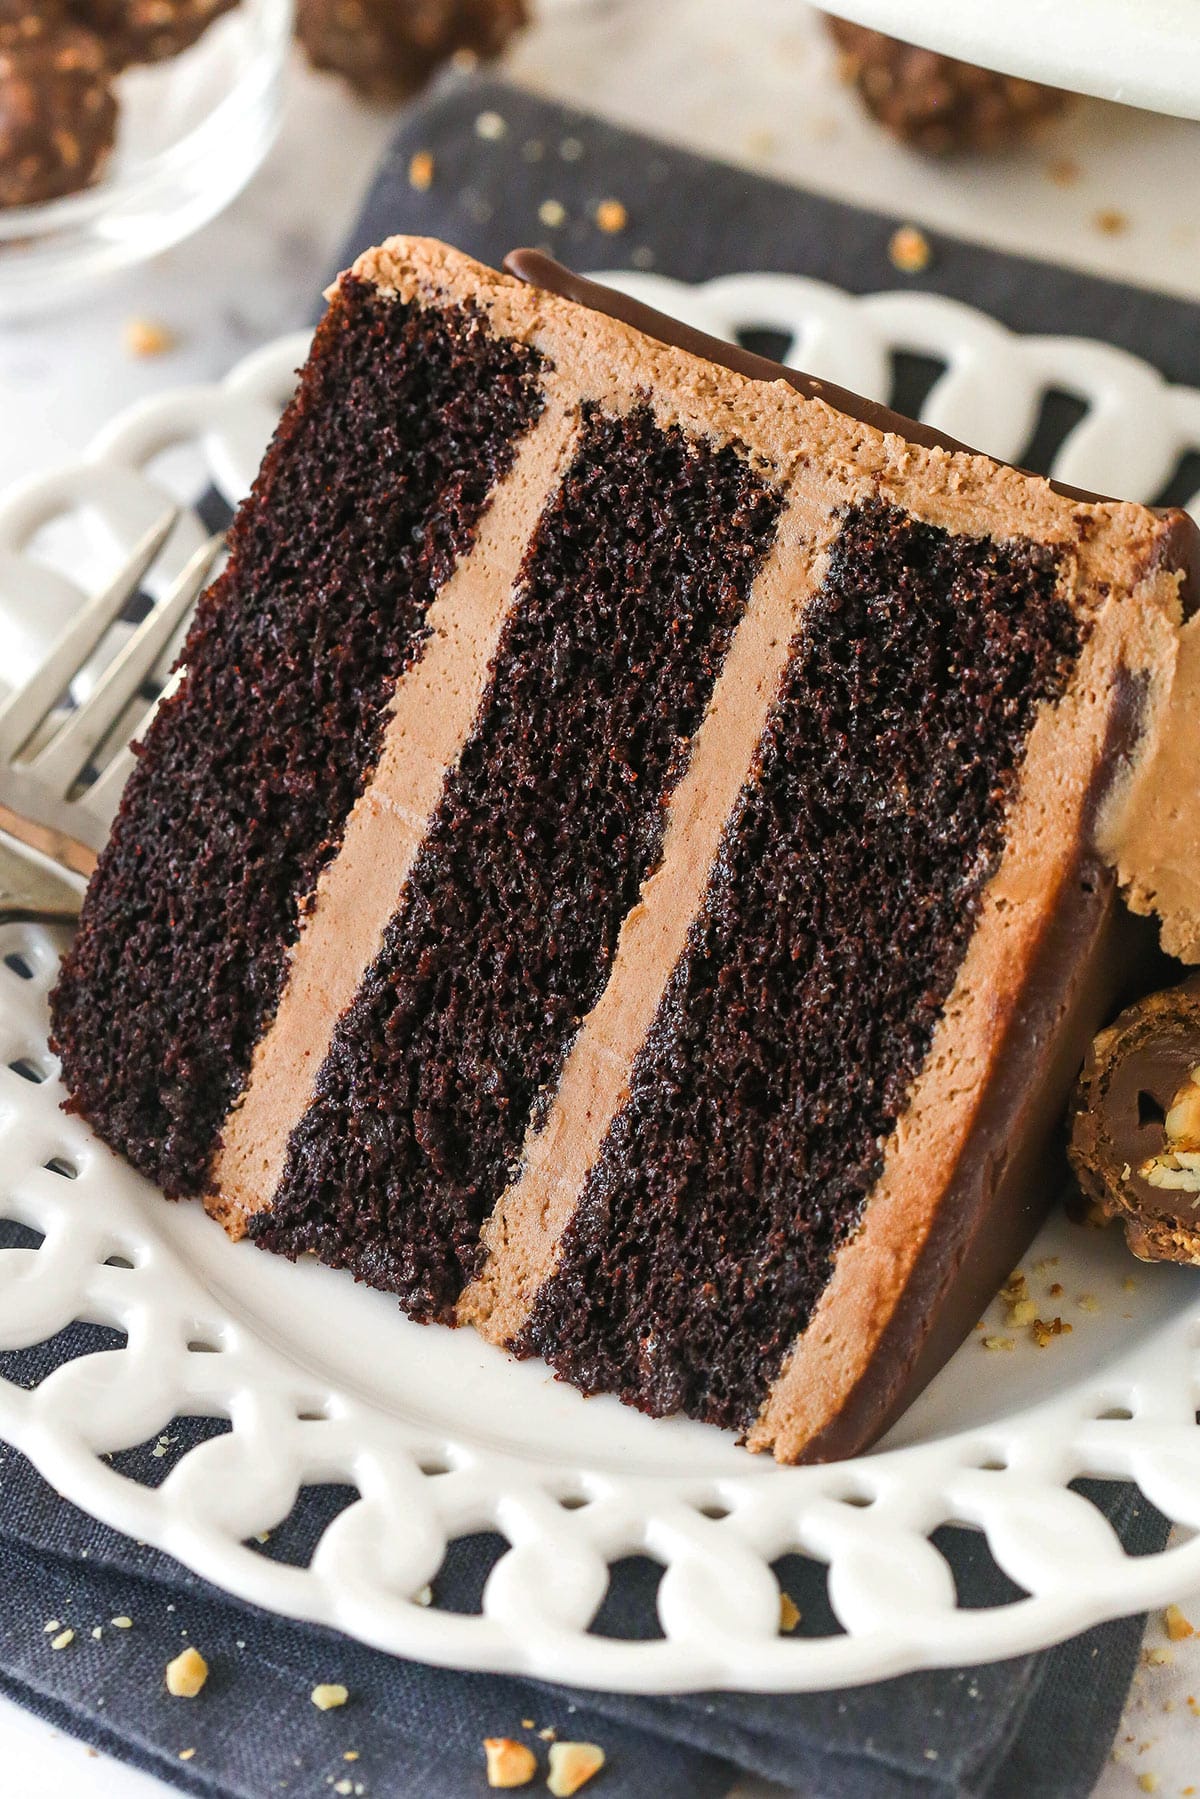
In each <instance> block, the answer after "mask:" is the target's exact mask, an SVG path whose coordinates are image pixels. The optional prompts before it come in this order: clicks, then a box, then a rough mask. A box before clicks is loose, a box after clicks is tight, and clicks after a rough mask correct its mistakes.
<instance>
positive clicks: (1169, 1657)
mask: <svg viewBox="0 0 1200 1799" xmlns="http://www.w3.org/2000/svg"><path fill="white" fill-rule="evenodd" d="M1174 1660H1175V1652H1174V1650H1172V1649H1147V1651H1146V1664H1147V1666H1148V1667H1151V1668H1169V1667H1170V1666H1171V1664H1172V1662H1173V1661H1174Z"/></svg>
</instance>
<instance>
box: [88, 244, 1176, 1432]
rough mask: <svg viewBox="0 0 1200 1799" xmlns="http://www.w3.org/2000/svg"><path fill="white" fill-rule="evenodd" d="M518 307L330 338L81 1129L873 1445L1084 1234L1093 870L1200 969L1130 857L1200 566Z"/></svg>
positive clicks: (710, 360)
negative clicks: (1044, 1248)
mask: <svg viewBox="0 0 1200 1799" xmlns="http://www.w3.org/2000/svg"><path fill="white" fill-rule="evenodd" d="M511 266H513V268H514V270H515V273H516V275H517V276H520V277H523V279H514V278H510V277H508V276H503V275H497V274H494V273H493V272H491V271H490V270H487V269H483V268H480V267H479V266H478V265H477V264H475V263H473V262H471V261H469V260H468V259H467V258H465V257H463V256H460V255H458V254H456V253H455V252H453V251H451V250H448V249H445V248H444V247H443V246H441V245H438V244H433V243H429V242H423V241H419V240H403V239H396V240H393V241H392V242H390V243H388V244H385V245H384V246H383V247H382V248H380V249H377V250H373V251H370V252H369V253H368V254H366V255H365V256H363V257H362V258H361V259H360V260H359V262H358V263H357V264H356V265H355V267H354V269H353V270H352V271H351V272H350V273H349V274H348V275H347V276H345V277H344V278H343V280H342V282H341V283H340V285H339V286H338V288H337V289H336V291H335V292H334V294H333V296H332V303H331V306H330V309H329V313H328V315H327V317H326V319H325V322H324V324H323V325H322V327H321V329H320V331H319V332H318V334H317V340H316V343H315V346H314V349H313V353H312V356H311V359H310V361H309V364H308V366H307V368H306V370H305V371H304V374H303V377H302V379H301V383H300V388H299V391H298V393H297V396H296V399H295V400H294V402H293V404H292V406H291V407H290V409H289V411H288V413H287V416H286V417H285V419H284V421H283V423H282V425H281V426H280V429H279V432H278V434H277V436H276V438H275V441H274V443H273V445H272V447H271V449H270V451H269V452H268V455H267V458H266V460H265V462H264V464H263V468H262V471H261V474H260V476H259V478H258V481H257V483H256V485H255V488H254V492H253V494H252V495H251V497H250V498H249V500H248V501H247V502H246V504H245V506H244V507H243V508H242V510H241V512H240V514H239V516H238V519H237V522H236V524H235V526H234V530H233V534H232V541H231V557H230V562H229V566H228V569H227V571H226V573H225V574H224V575H223V576H222V578H221V579H220V581H218V582H217V584H216V585H215V586H214V587H213V589H212V590H211V591H210V592H209V594H208V595H207V596H206V598H205V600H204V601H203V603H202V606H201V609H200V612H199V615H198V618H197V621H196V624H195V626H194V628H193V630H192V633H191V636H190V638H189V640H188V644H187V647H186V651H185V658H184V659H185V663H186V668H187V673H186V677H185V678H184V680H183V681H182V683H181V685H180V686H179V688H178V690H177V691H176V692H175V693H174V694H173V695H172V697H171V698H170V699H168V700H167V701H166V703H165V704H164V705H163V707H162V708H161V709H160V712H159V714H158V717H157V718H156V720H155V723H154V725H153V727H152V728H151V730H150V732H149V735H148V737H147V739H146V742H145V745H144V748H143V751H142V754H141V756H140V759H139V762H138V766H137V769H136V772H135V774H134V776H133V778H132V780H131V781H130V784H129V787H128V790H127V792H126V794H125V797H124V800H123V802H122V806H121V811H120V815H119V817H118V819H117V823H116V825H115V827H114V831H113V835H112V839H111V841H110V843H109V845H108V847H107V849H106V850H105V852H104V855H103V856H102V858H101V861H100V865H99V868H98V869H97V872H96V876H95V878H94V880H93V882H92V885H91V888H90V890H89V893H88V897H87V902H86V906H85V909H84V915H83V920H82V923H81V927H80V930H79V934H78V937H77V939H76V942H75V945H74V948H73V949H72V951H71V953H70V955H69V956H68V958H67V960H66V963H65V965H64V969H63V973H62V978H61V980H60V982H59V985H58V989H57V991H56V994H55V996H54V1007H53V1011H54V1032H55V1040H56V1044H57V1046H58V1048H59V1051H60V1053H61V1056H62V1059H63V1066H64V1070H65V1076H66V1080H67V1084H68V1087H69V1089H70V1092H71V1096H72V1102H71V1103H72V1104H73V1106H74V1107H75V1108H76V1109H77V1110H79V1111H80V1112H82V1113H83V1114H84V1115H85V1116H86V1117H87V1118H88V1119H90V1120H91V1122H92V1123H93V1125H94V1126H95V1128H96V1130H97V1131H98V1132H99V1133H100V1135H101V1136H102V1137H104V1138H105V1140H106V1141H108V1142H109V1143H111V1144H113V1145H114V1146H116V1147H117V1148H118V1149H120V1150H121V1151H122V1152H123V1153H124V1154H125V1155H127V1156H128V1157H129V1159H130V1160H131V1161H132V1162H134V1163H135V1164H136V1165H137V1166H138V1167H139V1168H141V1169H143V1170H144V1171H145V1172H146V1173H147V1174H149V1175H150V1176H151V1177H152V1178H153V1179H154V1180H156V1181H158V1182H159V1183H160V1184H161V1185H162V1187H163V1188H164V1190H165V1191H166V1192H167V1193H169V1194H171V1195H186V1194H200V1195H203V1196H204V1198H205V1203H206V1204H207V1205H208V1207H209V1209H210V1210H211V1211H212V1212H213V1213H214V1214H215V1215H216V1216H218V1217H219V1218H220V1219H221V1220H222V1221H223V1223H224V1224H225V1226H226V1228H227V1229H228V1230H229V1231H230V1232H231V1234H233V1235H235V1236H240V1235H249V1236H250V1237H251V1238H252V1239H253V1240H254V1241H256V1242H258V1243H259V1244H261V1245H263V1246H264V1247H267V1248H270V1249H275V1250H278V1251H281V1252H282V1253H284V1254H286V1255H290V1256H295V1255H298V1254H300V1253H305V1252H312V1253H315V1254H316V1255H317V1256H319V1257H320V1258H321V1259H322V1260H324V1261H326V1262H328V1263H331V1264H333V1265H335V1266H337V1267H342V1268H347V1269H350V1270H351V1271H352V1272H353V1273H354V1274H355V1275H356V1276H358V1277H359V1278H360V1279H362V1280H365V1281H369V1282H370V1283H372V1284H373V1285H376V1286H379V1287H382V1288H385V1289H387V1290H389V1291H391V1292H393V1293H395V1294H396V1295H397V1296H398V1298H399V1300H400V1303H401V1304H402V1306H403V1307H404V1309H405V1310H406V1311H407V1312H409V1313H410V1314H411V1315H412V1316H414V1317H416V1318H420V1319H439V1320H443V1321H445V1322H454V1321H456V1320H457V1321H465V1320H469V1321H470V1322H472V1323H473V1324H475V1325H476V1326H477V1327H478V1328H479V1329H480V1330H481V1331H482V1332H483V1333H484V1334H485V1335H486V1336H488V1337H489V1338H491V1339H492V1340H493V1341H494V1342H496V1343H500V1344H504V1345H507V1346H509V1347H510V1348H511V1349H513V1350H515V1351H516V1352H518V1353H520V1354H540V1355H543V1356H545V1357H546V1358H547V1360H548V1361H549V1362H550V1363H551V1364H552V1366H553V1367H554V1368H555V1369H556V1370H557V1371H558V1372H559V1373H560V1374H561V1375H562V1376H563V1377H564V1378H566V1379H568V1380H570V1381H573V1382H574V1383H575V1384H576V1385H578V1386H579V1387H581V1388H583V1389H584V1390H585V1391H588V1392H595V1391H606V1392H614V1393H618V1394H620V1395H621V1396H622V1397H623V1398H624V1399H626V1400H628V1401H630V1402H631V1403H633V1404H635V1405H638V1406H640V1407H642V1408H643V1409H645V1410H648V1411H651V1412H655V1413H664V1412H672V1411H677V1410H682V1411H685V1412H687V1413H689V1414H690V1415H692V1416H694V1417H697V1418H702V1419H708V1420H712V1421H714V1422H717V1423H719V1424H722V1425H727V1426H731V1427H733V1428H734V1429H736V1430H738V1431H740V1432H742V1433H743V1434H744V1435H745V1437H746V1439H747V1441H748V1442H749V1443H750V1445H751V1446H752V1447H754V1448H767V1447H770V1448H773V1449H774V1451H775V1453H776V1455H778V1456H779V1457H780V1458H781V1459H784V1460H795V1459H798V1458H801V1457H805V1456H807V1457H814V1456H832V1455H839V1454H846V1453H850V1452H853V1451H855V1450H856V1449H858V1448H860V1447H861V1446H862V1445H863V1444H865V1443H867V1442H868V1441H870V1439H871V1438H872V1437H873V1436H874V1435H876V1434H877V1433H878V1432H879V1430H880V1429H881V1428H882V1427H883V1426H884V1424H885V1423H886V1422H887V1420H888V1419H889V1418H890V1417H892V1416H894V1415H895V1413H896V1411H897V1410H898V1409H899V1408H900V1407H901V1406H902V1405H903V1404H905V1403H906V1402H907V1401H908V1399H910V1398H911V1397H912V1395H913V1394H914V1393H915V1391H916V1390H917V1388H918V1387H919V1385H920V1384H921V1383H922V1382H923V1381H924V1380H926V1379H927V1378H928V1377H929V1375H930V1374H931V1373H932V1372H933V1371H934V1370H935V1368H936V1367H937V1366H938V1364H939V1363H940V1361H941V1360H943V1359H944V1358H945V1356H946V1355H947V1354H948V1353H949V1352H950V1350H951V1349H952V1348H953V1347H954V1345H955V1343H956V1342H957V1341H958V1340H959V1339H960V1337H961V1336H962V1334H963V1332H964V1331H965V1329H967V1328H969V1326H970V1324H971V1323H973V1322H974V1320H975V1318H976V1317H977V1316H978V1314H979V1311H980V1309H981V1308H982V1306H983V1305H984V1303H985V1302H986V1300H987V1299H988V1297H989V1295H990V1293H991V1292H992V1291H993V1290H994V1288H995V1286H996V1285H997V1284H998V1282H999V1281H1000V1279H1001V1278H1003V1276H1004V1274H1005V1273H1006V1272H1007V1271H1008V1269H1009V1267H1010V1266H1011V1264H1012V1262H1013V1260H1014V1259H1015V1258H1016V1256H1017V1255H1018V1254H1019V1252H1020V1250H1021V1248H1022V1247H1023V1246H1024V1243H1025V1242H1026V1240H1027V1239H1028V1237H1029V1236H1030V1234H1031V1233H1032V1230H1033V1229H1034V1227H1035V1225H1036V1223H1037V1220H1038V1217H1039V1215H1040V1212H1041V1211H1042V1209H1043V1208H1044V1206H1045V1205H1046V1203H1047V1202H1048V1200H1049V1198H1050V1197H1051V1195H1052V1192H1053V1190H1054V1186H1055V1173H1056V1170H1057V1169H1058V1168H1059V1166H1060V1162H1061V1143H1060V1141H1059V1124H1060V1120H1061V1116H1062V1112H1063V1107H1064V1104H1065V1099H1066V1095H1067V1092H1068V1090H1069V1088H1070V1085H1071V1082H1072V1081H1073V1079H1074V1078H1075V1076H1076V1074H1077V1072H1078V1069H1079V1065H1080V1062H1081V1060H1082V1056H1083V1051H1084V1047H1085V1045H1086V1043H1087V1041H1088V1040H1089V1038H1090V1037H1091V1035H1092V1033H1093V1032H1094V1030H1095V1029H1096V1027H1097V1025H1098V1024H1099V1023H1100V1022H1102V1020H1103V1019H1104V1017H1105V1016H1106V1014H1108V1013H1109V1011H1110V1009H1111V1006H1112V1004H1113V1002H1114V1000H1115V998H1116V996H1117V993H1118V988H1119V986H1120V982H1121V977H1122V974H1124V973H1127V972H1128V969H1129V967H1130V965H1131V951H1130V949H1129V946H1128V942H1127V937H1128V933H1129V932H1130V931H1131V930H1134V929H1135V928H1136V927H1134V925H1133V923H1132V921H1131V919H1130V918H1129V917H1128V915H1127V914H1126V912H1125V910H1124V908H1122V907H1121V906H1120V905H1119V904H1118V903H1117V899H1116V891H1117V881H1118V876H1117V874H1116V873H1115V872H1114V871H1115V870H1117V869H1119V870H1120V877H1119V878H1120V880H1121V881H1122V882H1124V883H1126V884H1127V885H1128V886H1129V887H1130V889H1131V891H1132V893H1133V895H1134V897H1135V900H1136V903H1137V904H1138V905H1139V906H1141V907H1143V908H1148V907H1149V906H1150V905H1151V904H1154V903H1156V901H1155V896H1156V895H1160V889H1161V890H1162V891H1167V890H1168V889H1169V894H1168V898H1169V904H1168V906H1167V908H1166V909H1167V912H1168V914H1169V916H1168V918H1167V926H1168V930H1169V933H1170V937H1171V942H1172V944H1173V946H1174V947H1175V948H1176V949H1177V950H1182V951H1183V952H1184V953H1192V952H1194V951H1195V950H1196V946H1197V931H1196V919H1197V906H1196V903H1195V895H1194V894H1193V893H1192V892H1190V891H1189V890H1188V888H1187V883H1186V882H1183V883H1180V881H1179V880H1178V879H1177V878H1175V877H1174V876H1172V877H1171V880H1165V879H1164V878H1160V877H1161V876H1162V870H1161V869H1159V868H1158V867H1157V866H1156V852H1155V850H1154V848H1153V845H1152V844H1147V842H1146V841H1145V833H1144V832H1143V833H1142V835H1141V836H1139V835H1138V833H1137V831H1136V830H1135V829H1134V818H1135V815H1137V816H1139V817H1144V816H1145V807H1146V800H1147V795H1146V784H1147V779H1148V778H1149V777H1148V773H1147V771H1148V770H1151V769H1152V768H1153V767H1155V766H1157V761H1156V746H1158V745H1159V744H1160V743H1161V741H1162V739H1163V735H1164V733H1165V732H1168V731H1169V727H1170V720H1171V717H1172V715H1173V711H1175V712H1177V711H1178V709H1179V708H1180V707H1184V706H1190V705H1191V704H1192V703H1193V701H1194V695H1189V694H1187V693H1184V692H1183V690H1182V685H1181V682H1182V677H1179V676H1178V675H1177V663H1178V656H1179V644H1180V638H1181V636H1182V632H1181V622H1182V619H1183V616H1184V611H1185V609H1186V607H1187V594H1186V591H1185V590H1186V586H1187V576H1188V564H1189V561H1190V559H1191V557H1192V554H1193V548H1194V531H1193V529H1192V527H1191V525H1190V522H1189V521H1187V520H1186V519H1185V518H1184V517H1183V515H1181V514H1168V515H1159V514H1156V513H1153V512H1151V511H1148V510H1146V509H1144V508H1142V507H1139V506H1134V505H1127V504H1119V503H1116V502H1107V501H1105V502H1090V501H1088V500H1086V499H1085V498H1083V497H1081V496H1078V495H1074V494H1070V493H1066V492H1063V491H1059V490H1056V489H1054V488H1052V487H1051V486H1050V485H1048V484H1047V483H1046V482H1045V481H1043V480H1040V479H1037V478H1035V477H1032V476H1028V475H1025V474H1022V473H1020V472H1019V471H1017V470H1015V469H1011V468H1006V467H1002V466H999V465H997V464H996V463H994V462H991V461H989V460H988V459H987V458H984V457H981V456H977V455H974V454H972V453H971V452H969V451H966V450H963V449H962V447H961V446H957V445H952V444H948V443H947V442H945V441H944V440H939V439H937V438H936V437H934V436H933V434H931V433H930V432H928V431H927V430H925V429H924V428H922V427H920V426H917V425H910V424H906V423H905V422H904V421H902V420H897V419H895V418H894V417H893V416H892V415H890V414H887V413H884V412H882V411H881V410H880V409H879V408H876V407H872V406H870V405H868V404H867V403H866V402H862V401H857V400H855V399H854V397H853V396H850V395H846V394H842V393H840V392H837V391H835V390H832V389H829V388H825V387H823V386H822V384H821V383H819V382H815V381H808V380H806V379H805V378H804V377H801V376H797V375H795V374H794V373H791V372H785V371H784V370H782V369H779V368H776V367H775V366H774V365H771V364H767V363H762V362H760V361H758V360H757V359H756V358H752V357H748V356H746V355H745V354H744V353H742V352H740V351H737V350H734V349H730V348H728V347H726V346H721V345H716V344H713V343H710V342H709V341H708V340H704V339H700V338H698V337H696V336H695V334H693V333H690V332H687V331H685V330H683V328H682V327H677V326H675V325H674V324H672V323H671V322H670V321H668V320H664V319H661V318H659V317H658V315H655V314H651V313H646V312H644V311H643V310H642V309H639V308H631V307H630V306H629V304H628V303H627V302H625V301H621V300H618V299H617V297H616V296H614V295H611V294H607V293H606V292H605V291H604V290H602V289H593V288H591V287H590V286H589V285H588V284H586V283H579V282H577V281H576V280H575V278H573V277H569V276H566V275H565V273H564V272H563V271H561V270H557V269H556V268H555V266H554V265H553V264H549V263H547V262H546V260H545V259H544V258H539V257H537V256H534V255H532V254H529V253H522V255H521V256H518V257H517V258H515V259H513V262H512V265H511ZM553 290H556V291H553ZM1167 861H1169V857H1164V858H1163V866H1164V868H1165V867H1166V863H1167ZM1172 882H1173V884H1172Z"/></svg>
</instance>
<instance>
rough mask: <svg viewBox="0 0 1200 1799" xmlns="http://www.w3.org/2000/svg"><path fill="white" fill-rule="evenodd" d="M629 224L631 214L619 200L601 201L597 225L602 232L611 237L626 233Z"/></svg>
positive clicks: (598, 207) (597, 209) (597, 211)
mask: <svg viewBox="0 0 1200 1799" xmlns="http://www.w3.org/2000/svg"><path fill="white" fill-rule="evenodd" d="M628 223H629V214H628V212H627V211H626V210H625V208H624V207H623V206H622V204H621V202H620V201H619V200H601V202H600V204H599V206H597V208H596V224H597V225H598V226H599V228H600V230H601V231H606V232H608V233H609V234H610V235H611V234H613V233H615V232H617V231H624V229H625V227H626V225H628Z"/></svg>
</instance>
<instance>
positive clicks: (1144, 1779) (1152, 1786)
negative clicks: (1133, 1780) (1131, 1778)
mask: <svg viewBox="0 0 1200 1799" xmlns="http://www.w3.org/2000/svg"><path fill="white" fill-rule="evenodd" d="M1138 1785H1139V1787H1141V1789H1142V1791H1143V1793H1157V1791H1158V1788H1159V1779H1158V1775H1157V1774H1139V1775H1138Z"/></svg>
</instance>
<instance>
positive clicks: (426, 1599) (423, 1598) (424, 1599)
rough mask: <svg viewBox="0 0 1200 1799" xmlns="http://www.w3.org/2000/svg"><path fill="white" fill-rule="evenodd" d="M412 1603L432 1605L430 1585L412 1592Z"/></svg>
mask: <svg viewBox="0 0 1200 1799" xmlns="http://www.w3.org/2000/svg"><path fill="white" fill-rule="evenodd" d="M413 1604H414V1605H432V1604H433V1588H432V1587H422V1588H421V1589H420V1591H419V1592H417V1593H414V1594H413Z"/></svg>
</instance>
